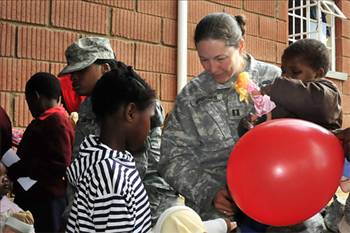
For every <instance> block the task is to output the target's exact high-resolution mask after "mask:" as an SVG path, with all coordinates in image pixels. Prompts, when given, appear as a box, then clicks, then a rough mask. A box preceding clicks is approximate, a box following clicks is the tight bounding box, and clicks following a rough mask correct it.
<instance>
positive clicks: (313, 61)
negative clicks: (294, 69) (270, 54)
mask: <svg viewBox="0 0 350 233" xmlns="http://www.w3.org/2000/svg"><path fill="white" fill-rule="evenodd" d="M296 57H297V58H300V59H302V60H303V62H305V63H307V64H308V65H309V66H310V67H311V68H312V69H314V70H319V69H320V68H323V70H324V73H325V74H326V73H327V72H328V69H329V65H330V64H329V52H328V49H327V47H326V46H325V45H324V44H323V43H322V42H321V41H319V40H315V39H302V40H298V41H296V42H294V43H293V44H291V45H289V47H288V48H286V49H285V50H284V52H283V55H282V61H287V60H289V59H293V58H296Z"/></svg>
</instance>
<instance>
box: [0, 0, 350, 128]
mask: <svg viewBox="0 0 350 233" xmlns="http://www.w3.org/2000/svg"><path fill="white" fill-rule="evenodd" d="M287 5H288V4H287V1H284V0H264V1H252V0H206V1H198V0H192V1H189V2H188V6H189V10H188V11H189V12H188V30H189V36H188V46H189V49H188V59H189V60H188V77H189V79H191V78H192V77H193V76H195V75H197V74H198V73H200V72H201V71H202V67H201V66H200V64H199V60H198V58H197V53H196V51H195V47H194V43H193V32H194V28H195V25H196V23H197V22H198V21H199V20H200V19H201V18H202V17H203V16H204V15H206V14H207V13H210V12H215V11H224V12H228V13H231V14H245V15H246V16H247V19H248V22H247V35H246V38H245V39H246V42H247V43H246V49H247V51H248V52H249V53H252V54H253V55H254V56H255V57H256V58H257V59H260V60H264V61H267V62H271V63H274V64H279V63H280V55H281V53H282V51H283V49H284V48H285V47H286V45H287V20H288V19H287V18H288V17H287V7H288V6H287ZM338 5H339V6H341V7H342V8H343V11H346V12H349V13H350V9H349V8H350V2H349V1H348V0H341V1H339V3H338ZM348 17H349V18H350V15H349V14H348ZM176 20H177V0H71V1H67V0H30V1H29V0H17V1H15V0H0V105H1V106H4V107H5V109H6V110H7V112H8V113H9V115H10V116H11V118H12V120H13V125H14V126H15V127H25V126H26V125H27V124H28V122H29V121H30V119H31V116H30V113H29V112H28V109H27V106H26V103H25V100H24V95H23V91H24V85H25V82H26V80H28V78H29V77H30V76H31V75H32V74H33V73H35V72H38V71H49V72H52V73H54V74H57V73H58V72H59V71H60V70H61V69H62V67H63V66H64V63H65V58H64V50H65V48H66V47H67V46H68V45H69V44H70V43H72V42H73V41H75V40H76V39H77V38H79V37H82V36H88V35H89V36H91V35H94V36H104V37H108V38H110V39H111V41H112V46H113V48H114V50H115V51H116V54H117V58H118V59H119V60H122V61H124V62H126V63H128V64H130V65H132V66H134V67H135V69H136V70H137V71H138V72H140V74H141V75H142V77H143V78H145V79H146V80H147V81H148V82H149V83H150V84H151V86H152V87H153V88H154V89H156V91H157V93H158V95H159V98H160V99H161V101H162V103H163V105H164V107H165V108H166V110H167V111H169V110H170V109H171V108H172V106H173V102H174V100H175V96H176V41H177V38H176V33H177V21H176ZM337 24H338V25H340V27H341V29H339V30H340V32H339V35H340V36H339V38H338V39H339V40H340V41H341V46H339V48H338V50H339V51H344V52H343V54H341V53H339V54H340V55H339V59H338V65H337V67H338V69H339V71H344V72H348V73H350V55H349V51H350V50H349V49H346V48H349V41H350V29H349V28H350V21H349V20H346V21H342V22H337ZM337 42H338V41H337ZM337 84H338V85H339V87H340V88H341V89H342V91H343V92H344V108H345V111H344V112H345V114H350V81H346V82H337ZM345 122H346V125H347V126H349V125H350V115H346V116H345Z"/></svg>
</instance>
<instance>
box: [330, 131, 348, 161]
mask: <svg viewBox="0 0 350 233" xmlns="http://www.w3.org/2000/svg"><path fill="white" fill-rule="evenodd" d="M334 134H335V136H337V138H339V139H340V140H342V141H343V146H344V152H345V156H346V158H347V159H348V160H349V161H350V128H346V129H342V130H336V131H335V132H334Z"/></svg>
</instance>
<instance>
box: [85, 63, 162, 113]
mask: <svg viewBox="0 0 350 233" xmlns="http://www.w3.org/2000/svg"><path fill="white" fill-rule="evenodd" d="M154 100H155V91H154V90H152V89H151V88H150V86H149V85H148V84H147V83H146V82H145V81H144V80H143V79H141V78H140V76H139V75H138V74H137V73H136V72H135V71H134V70H133V69H132V67H131V66H127V65H125V64H124V63H122V62H119V61H118V62H117V67H116V68H114V69H112V70H111V71H109V72H107V73H105V74H104V75H103V76H102V77H101V78H100V79H99V80H98V81H97V83H96V85H95V87H94V89H93V91H92V95H91V102H92V110H93V111H94V113H95V114H96V117H97V119H98V120H101V119H102V118H103V117H105V116H106V115H109V114H112V113H114V112H116V111H118V109H119V108H120V107H121V106H123V105H127V104H129V103H131V102H132V103H134V104H135V105H136V107H137V108H138V109H139V110H141V111H142V110H144V109H146V108H147V107H148V106H149V105H150V104H152V103H153V102H154Z"/></svg>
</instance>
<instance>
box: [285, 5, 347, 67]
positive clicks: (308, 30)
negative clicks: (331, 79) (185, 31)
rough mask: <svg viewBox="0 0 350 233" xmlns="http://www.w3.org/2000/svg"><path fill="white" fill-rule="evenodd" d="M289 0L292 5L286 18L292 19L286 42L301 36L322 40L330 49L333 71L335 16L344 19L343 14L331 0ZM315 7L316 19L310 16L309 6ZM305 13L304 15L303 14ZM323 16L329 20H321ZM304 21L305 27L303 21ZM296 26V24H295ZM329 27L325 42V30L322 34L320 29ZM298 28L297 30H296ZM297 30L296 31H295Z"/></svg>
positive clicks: (334, 62)
mask: <svg viewBox="0 0 350 233" xmlns="http://www.w3.org/2000/svg"><path fill="white" fill-rule="evenodd" d="M298 2H299V4H296V1H295V0H289V4H290V3H292V4H291V5H292V7H290V8H289V9H288V18H289V20H292V29H289V35H288V42H289V43H293V42H295V41H297V40H299V39H302V38H313V39H318V40H320V41H322V42H323V43H324V44H325V45H326V47H327V48H328V50H329V51H330V61H331V67H330V70H331V71H335V66H336V61H335V58H336V53H335V52H336V51H335V50H336V46H335V18H336V17H338V18H342V19H346V17H345V15H344V14H343V13H342V12H341V10H340V9H339V8H338V7H337V5H336V4H335V3H334V1H333V0H299V1H298ZM312 7H315V8H314V9H316V19H313V18H311V16H310V12H311V8H312ZM304 13H306V15H304ZM322 14H324V15H323V16H324V17H328V18H330V22H323V21H322ZM296 21H299V22H300V28H299V27H298V28H296V25H295V22H296ZM305 22H306V27H305V25H304V23H305ZM297 26H298V25H297ZM324 28H326V29H325V30H327V28H328V29H330V36H329V37H328V38H329V41H328V43H327V31H326V34H324V31H323V30H322V29H324ZM296 29H298V30H296ZM296 31H298V32H296Z"/></svg>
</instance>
